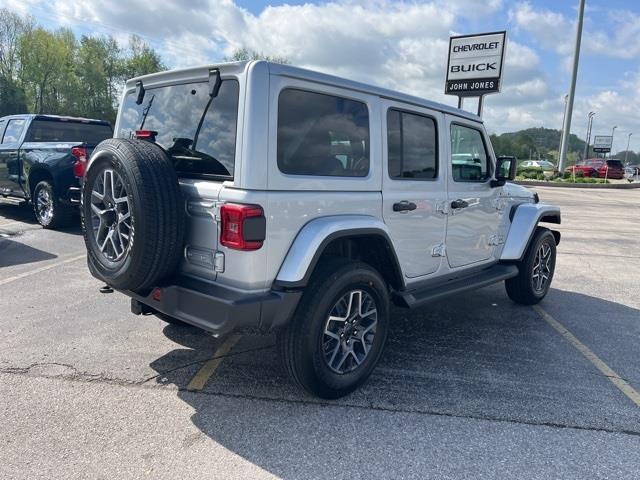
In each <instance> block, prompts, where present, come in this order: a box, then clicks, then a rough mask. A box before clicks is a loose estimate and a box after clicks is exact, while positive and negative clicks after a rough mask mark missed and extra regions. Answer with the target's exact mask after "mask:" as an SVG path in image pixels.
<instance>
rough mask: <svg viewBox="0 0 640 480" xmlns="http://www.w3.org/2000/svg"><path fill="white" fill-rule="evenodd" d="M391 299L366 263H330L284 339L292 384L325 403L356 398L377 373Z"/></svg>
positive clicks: (310, 289)
mask: <svg viewBox="0 0 640 480" xmlns="http://www.w3.org/2000/svg"><path fill="white" fill-rule="evenodd" d="M388 322H389V293H388V289H387V286H386V283H385V282H384V280H383V279H382V277H381V276H380V274H379V273H378V272H377V271H376V270H374V269H373V268H371V267H370V266H369V265H367V264H366V263H362V262H355V261H349V260H344V259H330V260H324V261H323V265H322V266H321V267H319V270H318V271H316V272H315V273H314V275H313V277H312V278H311V281H310V282H309V284H308V285H307V288H306V292H305V294H304V295H303V297H302V299H301V301H300V304H299V305H298V308H297V310H296V313H295V314H294V317H293V319H292V320H291V322H290V324H289V325H288V326H287V328H286V329H284V330H282V331H280V332H279V334H278V345H279V349H280V354H281V356H282V359H283V361H284V363H285V366H286V368H287V370H288V372H289V374H290V376H291V377H292V379H293V380H294V381H295V382H296V383H297V384H298V385H299V386H300V387H302V388H303V389H305V390H306V391H308V392H309V393H311V394H313V395H317V396H319V397H321V398H327V399H334V398H339V397H342V396H344V395H347V394H349V393H351V392H352V391H353V390H355V389H356V388H358V386H360V385H361V384H362V383H364V382H365V381H366V380H367V378H368V377H369V375H371V372H372V371H373V369H374V368H375V366H376V364H377V363H378V360H379V359H380V355H381V354H382V350H383V348H384V344H385V342H386V338H387V327H388Z"/></svg>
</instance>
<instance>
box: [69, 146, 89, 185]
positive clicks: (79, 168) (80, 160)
mask: <svg viewBox="0 0 640 480" xmlns="http://www.w3.org/2000/svg"><path fill="white" fill-rule="evenodd" d="M71 155H72V156H73V157H74V158H75V159H76V161H75V163H74V164H73V174H74V175H75V176H76V177H77V178H82V177H84V174H85V172H86V171H87V149H86V148H85V147H73V148H72V149H71Z"/></svg>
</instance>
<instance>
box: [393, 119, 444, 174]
mask: <svg viewBox="0 0 640 480" xmlns="http://www.w3.org/2000/svg"><path fill="white" fill-rule="evenodd" d="M387 143H388V157H389V159H388V160H389V176H390V177H391V178H393V179H398V180H399V179H418V180H421V179H433V178H436V175H437V165H438V163H437V153H436V150H437V147H436V145H437V142H436V125H435V121H434V120H433V119H432V118H429V117H425V116H423V115H417V114H413V113H407V112H400V111H398V110H389V112H388V113H387Z"/></svg>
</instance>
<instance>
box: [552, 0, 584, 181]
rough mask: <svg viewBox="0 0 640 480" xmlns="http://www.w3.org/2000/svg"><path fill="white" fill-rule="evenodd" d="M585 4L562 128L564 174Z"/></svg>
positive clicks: (580, 20) (579, 14) (561, 161)
mask: <svg viewBox="0 0 640 480" xmlns="http://www.w3.org/2000/svg"><path fill="white" fill-rule="evenodd" d="M584 3H585V0H580V6H579V7H578V25H577V28H576V46H575V49H574V51H573V74H572V75H571V87H570V88H569V103H568V104H567V115H566V116H565V119H564V125H563V127H562V143H561V147H560V162H559V163H560V164H559V165H558V170H560V171H561V172H562V170H563V168H564V163H565V160H566V159H567V149H568V148H569V135H570V134H571V116H572V115H573V101H574V99H575V96H576V83H577V81H578V64H579V63H580V43H581V42H582V23H583V21H584Z"/></svg>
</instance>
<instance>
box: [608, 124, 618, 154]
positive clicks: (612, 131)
mask: <svg viewBox="0 0 640 480" xmlns="http://www.w3.org/2000/svg"><path fill="white" fill-rule="evenodd" d="M616 128H618V126H617V125H615V126H614V127H613V128H612V129H611V151H610V152H609V158H611V154H612V153H613V135H614V134H615V133H616Z"/></svg>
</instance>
